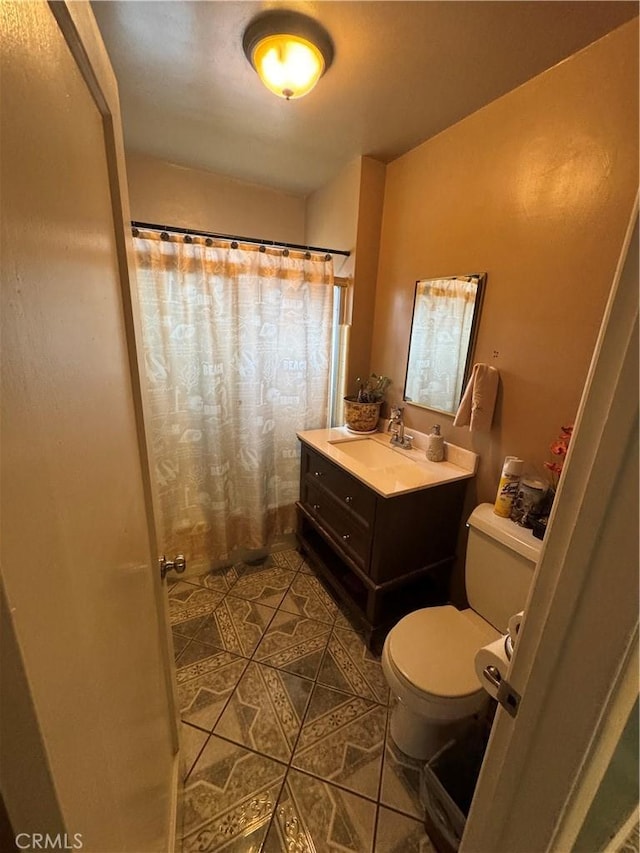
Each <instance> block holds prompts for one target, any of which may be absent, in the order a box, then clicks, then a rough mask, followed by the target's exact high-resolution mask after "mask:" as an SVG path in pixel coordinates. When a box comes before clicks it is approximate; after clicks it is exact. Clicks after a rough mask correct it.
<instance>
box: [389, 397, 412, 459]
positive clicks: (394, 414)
mask: <svg viewBox="0 0 640 853" xmlns="http://www.w3.org/2000/svg"><path fill="white" fill-rule="evenodd" d="M387 432H391V433H392V436H391V444H393V445H394V447H403V448H404V449H405V450H411V442H412V441H413V436H412V435H409V434H408V433H405V431H404V422H403V420H402V407H401V406H393V407H392V408H391V417H390V418H389V423H388V424H387Z"/></svg>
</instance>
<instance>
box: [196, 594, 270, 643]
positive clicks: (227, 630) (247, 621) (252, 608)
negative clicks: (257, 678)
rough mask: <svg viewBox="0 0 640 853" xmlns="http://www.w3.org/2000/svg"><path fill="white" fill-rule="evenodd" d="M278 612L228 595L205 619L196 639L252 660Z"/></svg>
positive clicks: (255, 602)
mask: <svg viewBox="0 0 640 853" xmlns="http://www.w3.org/2000/svg"><path fill="white" fill-rule="evenodd" d="M275 612H276V611H275V610H274V609H273V608H272V607H266V606H265V605H264V604H259V603H258V602H257V601H249V600H247V599H245V598H236V597H235V596H233V595H228V596H226V597H225V598H224V599H223V601H222V602H221V603H220V604H219V605H218V606H217V607H216V609H215V610H214V611H213V613H212V614H211V615H210V616H207V617H206V618H205V619H204V620H203V622H202V624H201V626H200V629H199V631H198V633H197V634H196V640H200V641H201V642H203V643H209V644H210V645H213V646H217V647H218V648H219V649H226V650H227V651H228V652H234V653H235V654H237V655H243V656H244V657H251V655H252V654H253V653H254V651H255V650H256V646H257V645H258V643H259V642H260V640H261V639H262V635H263V634H264V632H265V631H266V629H267V626H268V625H269V622H271V619H272V618H273V615H274V614H275Z"/></svg>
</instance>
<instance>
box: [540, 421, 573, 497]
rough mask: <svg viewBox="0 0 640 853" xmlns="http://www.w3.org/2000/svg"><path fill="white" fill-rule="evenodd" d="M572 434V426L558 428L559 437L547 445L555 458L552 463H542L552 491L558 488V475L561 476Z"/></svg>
mask: <svg viewBox="0 0 640 853" xmlns="http://www.w3.org/2000/svg"><path fill="white" fill-rule="evenodd" d="M572 434H573V424H571V425H570V426H563V427H560V435H559V436H558V438H557V439H556V441H554V442H553V443H552V444H550V445H549V449H550V450H551V453H552V454H553V455H554V457H555V458H554V460H553V462H544V463H543V464H544V467H545V468H546V469H547V471H549V474H550V476H551V487H552V489H553V490H554V491H555V490H556V489H557V488H558V481H559V479H560V474H562V469H563V467H564V460H565V457H566V455H567V451H568V449H569V442H570V441H571V436H572Z"/></svg>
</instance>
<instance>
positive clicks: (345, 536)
mask: <svg viewBox="0 0 640 853" xmlns="http://www.w3.org/2000/svg"><path fill="white" fill-rule="evenodd" d="M342 538H343V539H344V541H345V542H348V541H349V539H351V534H350V533H343V534H342Z"/></svg>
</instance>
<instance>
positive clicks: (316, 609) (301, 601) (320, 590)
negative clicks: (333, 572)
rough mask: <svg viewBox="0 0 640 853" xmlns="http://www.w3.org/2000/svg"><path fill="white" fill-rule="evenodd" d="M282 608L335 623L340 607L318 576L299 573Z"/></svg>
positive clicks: (299, 614) (330, 623)
mask: <svg viewBox="0 0 640 853" xmlns="http://www.w3.org/2000/svg"><path fill="white" fill-rule="evenodd" d="M280 610H286V611H287V613H296V614H297V615H298V616H307V617H308V618H309V619H317V620H318V621H319V622H327V623H328V624H329V625H333V622H334V619H335V618H336V614H337V612H338V607H337V605H336V603H335V601H334V600H333V599H332V598H331V596H330V595H329V593H328V592H327V590H326V589H325V588H324V587H323V586H322V584H321V583H320V581H319V580H318V578H316V577H314V576H312V575H303V574H298V575H296V577H295V578H294V580H293V582H292V584H291V586H290V587H289V589H288V591H287V594H286V595H285V597H284V599H283V600H282V604H281V605H280Z"/></svg>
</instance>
